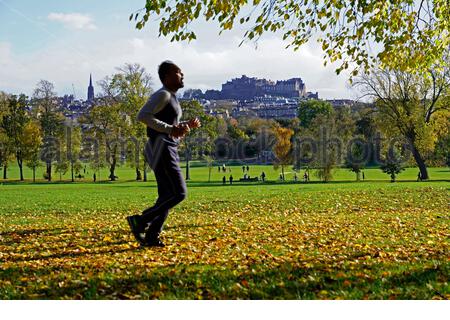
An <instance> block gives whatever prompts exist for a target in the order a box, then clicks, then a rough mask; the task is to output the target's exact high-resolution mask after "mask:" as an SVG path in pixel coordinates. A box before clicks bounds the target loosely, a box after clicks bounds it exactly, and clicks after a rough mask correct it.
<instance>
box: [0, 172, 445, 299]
mask: <svg viewBox="0 0 450 320" xmlns="http://www.w3.org/2000/svg"><path fill="white" fill-rule="evenodd" d="M121 170H122V171H121ZM262 170H264V171H265V172H266V174H267V176H268V178H269V180H271V181H269V182H268V183H265V184H262V183H252V184H248V183H237V184H236V185H233V186H230V185H226V186H222V185H221V182H220V181H221V177H222V176H223V173H218V172H217V168H215V170H213V171H212V174H213V175H212V180H213V181H214V182H213V183H207V182H206V181H207V180H208V178H207V169H206V168H192V181H190V182H189V183H188V189H189V195H188V198H187V199H186V200H185V201H184V202H183V203H181V204H180V205H179V206H177V207H176V208H175V209H174V210H173V211H171V213H170V215H169V218H168V220H167V224H166V227H165V230H164V232H163V240H164V242H165V243H166V247H165V248H139V247H138V245H137V244H136V243H135V241H134V239H133V237H132V235H131V234H130V232H129V229H128V225H127V223H126V221H125V217H126V216H127V215H130V214H135V213H138V212H140V211H142V210H143V209H144V208H146V207H147V206H148V205H150V204H151V203H153V201H154V200H155V197H156V185H155V182H154V181H153V177H152V176H151V178H152V180H151V181H149V182H146V183H144V182H133V181H126V180H132V179H133V171H132V169H125V168H121V169H119V170H118V174H117V175H118V176H119V181H118V182H114V183H108V182H103V183H96V184H94V183H88V182H85V183H38V184H32V183H29V181H28V182H26V183H18V182H6V183H3V184H2V185H0V299H128V298H130V299H149V298H158V299H237V298H242V299H342V298H343V299H445V298H447V299H448V298H450V288H449V284H448V275H449V271H450V270H449V269H450V268H449V258H448V256H449V254H448V252H449V219H450V214H449V211H450V210H449V201H448V200H449V183H448V179H449V171H448V169H446V168H431V169H430V175H431V177H432V179H436V180H439V181H429V182H415V181H414V180H415V178H416V175H417V169H414V168H411V169H408V170H407V171H405V172H403V173H402V174H401V175H400V176H399V180H400V182H397V183H390V182H389V181H388V176H387V175H385V174H383V173H382V172H381V171H380V170H379V169H368V170H366V181H364V182H358V183H356V182H351V180H354V174H353V173H351V172H348V170H339V171H338V172H337V173H336V179H338V180H339V181H336V182H331V183H317V182H315V183H307V184H305V183H278V182H277V183H275V182H274V181H275V180H276V179H277V177H278V172H279V171H274V170H273V169H272V168H271V167H269V166H266V167H256V166H251V167H250V175H254V174H253V172H255V174H258V175H259V173H260V171H262ZM288 171H289V170H288ZM232 174H233V175H236V176H235V178H239V177H240V176H241V175H242V170H241V169H240V167H233V168H232ZM228 175H229V173H227V176H228ZM10 177H11V180H14V179H15V177H13V169H12V170H11V175H10ZM311 177H312V178H314V177H313V176H311ZM27 178H29V176H27ZM406 180H412V181H406ZM445 180H446V181H445Z"/></svg>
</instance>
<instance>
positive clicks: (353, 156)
mask: <svg viewBox="0 0 450 320" xmlns="http://www.w3.org/2000/svg"><path fill="white" fill-rule="evenodd" d="M368 151H369V149H368V144H367V142H366V141H365V140H364V139H363V137H355V138H354V139H353V140H352V143H351V144H350V145H349V146H348V150H347V157H346V159H345V166H346V167H347V168H349V169H350V171H352V172H354V173H355V175H356V181H360V180H361V170H362V169H364V167H365V165H366V162H367V161H368V154H369V153H368Z"/></svg>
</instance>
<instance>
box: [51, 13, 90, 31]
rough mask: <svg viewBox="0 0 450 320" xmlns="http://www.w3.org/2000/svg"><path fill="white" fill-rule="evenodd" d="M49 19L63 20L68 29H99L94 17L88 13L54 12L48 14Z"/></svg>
mask: <svg viewBox="0 0 450 320" xmlns="http://www.w3.org/2000/svg"><path fill="white" fill-rule="evenodd" d="M47 19H48V20H50V21H57V22H61V23H62V24H64V26H65V27H66V28H68V29H87V30H94V29H97V27H96V26H95V24H94V22H93V21H92V18H91V17H90V16H89V15H87V14H81V13H56V12H52V13H50V14H49V15H48V16H47Z"/></svg>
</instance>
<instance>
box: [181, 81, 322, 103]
mask: <svg viewBox="0 0 450 320" xmlns="http://www.w3.org/2000/svg"><path fill="white" fill-rule="evenodd" d="M263 96H271V97H284V98H297V99H301V98H310V99H318V97H319V95H318V93H317V92H316V93H315V94H314V93H311V92H306V86H305V83H304V82H303V80H302V79H301V78H291V79H288V80H278V81H276V82H275V81H271V80H267V79H258V78H255V77H253V78H250V77H247V76H246V75H242V76H241V77H240V78H235V79H231V80H229V81H227V82H226V83H224V84H222V90H206V92H205V93H204V94H202V92H201V91H200V90H198V89H188V90H186V91H185V96H184V98H186V99H188V98H196V99H200V98H203V99H206V100H237V101H241V100H253V99H255V98H256V97H263Z"/></svg>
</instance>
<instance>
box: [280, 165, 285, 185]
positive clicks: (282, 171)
mask: <svg viewBox="0 0 450 320" xmlns="http://www.w3.org/2000/svg"><path fill="white" fill-rule="evenodd" d="M281 176H282V177H283V181H285V179H284V166H281Z"/></svg>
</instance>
